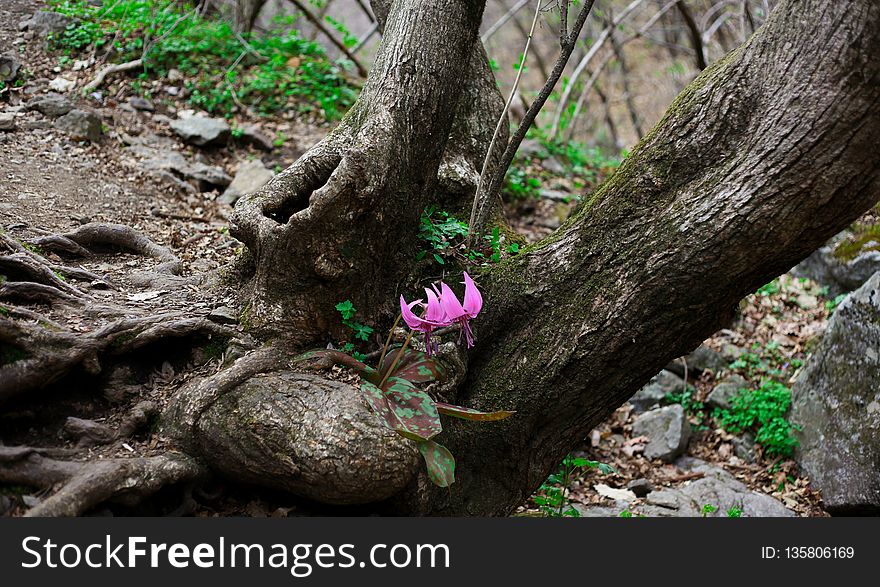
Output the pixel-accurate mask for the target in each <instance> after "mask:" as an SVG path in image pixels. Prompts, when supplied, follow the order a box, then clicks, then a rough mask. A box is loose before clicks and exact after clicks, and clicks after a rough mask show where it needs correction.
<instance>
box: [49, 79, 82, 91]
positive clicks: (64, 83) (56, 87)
mask: <svg viewBox="0 0 880 587" xmlns="http://www.w3.org/2000/svg"><path fill="white" fill-rule="evenodd" d="M75 87H76V82H75V81H73V80H69V79H67V78H64V77H61V76H58V77H56V78H55V79H53V80H52V81H50V82H49V89H50V90H53V91H55V92H61V93H62V94H65V93H67V92H69V91H70V90H72V89H73V88H75Z"/></svg>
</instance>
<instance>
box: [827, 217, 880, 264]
mask: <svg viewBox="0 0 880 587" xmlns="http://www.w3.org/2000/svg"><path fill="white" fill-rule="evenodd" d="M851 230H852V235H850V236H848V237H847V238H845V239H843V240H842V241H840V243H838V244H837V247H835V249H834V256H835V257H837V258H838V259H840V260H841V261H852V260H853V259H855V258H856V257H858V256H859V255H860V254H862V253H867V252H868V251H880V223H876V224H875V223H869V222H857V223H855V224H854V225H853V226H852V228H851Z"/></svg>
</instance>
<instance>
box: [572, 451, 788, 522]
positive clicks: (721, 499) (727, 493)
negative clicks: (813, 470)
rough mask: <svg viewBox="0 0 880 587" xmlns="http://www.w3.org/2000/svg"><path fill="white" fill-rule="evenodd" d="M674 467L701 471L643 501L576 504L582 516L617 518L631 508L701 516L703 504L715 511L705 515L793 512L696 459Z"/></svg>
mask: <svg viewBox="0 0 880 587" xmlns="http://www.w3.org/2000/svg"><path fill="white" fill-rule="evenodd" d="M674 464H675V466H676V467H678V468H679V469H681V470H682V471H683V472H685V473H702V474H703V477H702V478H700V479H695V480H693V481H688V482H686V483H684V484H683V485H680V486H679V487H675V488H664V489H659V490H655V491H652V492H650V493H648V494H647V495H646V496H645V498H644V500H645V501H644V503H643V504H637V505H629V504H626V503H625V502H616V503H615V504H614V506H582V505H575V508H577V509H578V511H579V512H580V514H581V515H582V516H583V517H618V516H619V515H620V512H622V511H624V510H626V509H630V508H631V509H632V510H634V511H635V512H638V514H641V515H645V516H647V517H649V518H653V517H661V518H669V517H701V516H702V515H703V506H705V505H710V506H712V507H713V508H716V510H715V511H714V512H713V513H707V514H706V515H707V516H708V517H720V518H723V517H727V515H728V514H727V512H728V510H730V509H731V508H738V509H739V510H741V511H742V516H743V517H748V518H759V517H773V518H789V517H793V516H794V515H795V514H794V513H793V512H792V511H790V510H788V509H787V508H786V507H785V506H784V505H783V504H782V503H781V502H780V501H779V500H777V499H775V498H773V497H771V496H769V495H766V494H764V493H759V492H757V491H752V490H751V489H749V488H748V487H747V486H746V485H745V484H743V483H741V482H740V481H738V480H737V479H736V478H735V477H734V476H733V475H731V474H730V473H728V472H727V471H725V470H724V469H722V468H721V467H717V466H715V465H711V464H709V463H707V462H705V461H701V460H699V459H693V458H688V457H682V458H680V459H678V460H677V461H675V463H674Z"/></svg>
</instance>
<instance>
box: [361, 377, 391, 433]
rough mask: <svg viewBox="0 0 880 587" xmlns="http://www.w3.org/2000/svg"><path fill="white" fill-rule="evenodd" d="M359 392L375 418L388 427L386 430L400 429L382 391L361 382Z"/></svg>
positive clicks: (366, 382)
mask: <svg viewBox="0 0 880 587" xmlns="http://www.w3.org/2000/svg"><path fill="white" fill-rule="evenodd" d="M361 392H362V393H363V394H364V399H365V400H367V404H369V406H370V408H371V409H372V410H373V413H375V414H376V416H378V417H379V419H380V420H381V421H382V422H383V423H384V424H385V425H386V426H388V428H390V429H391V430H397V429H398V428H399V427H400V422H399V421H398V419H397V417H396V416H395V415H394V411H393V410H392V409H391V405H390V404H389V403H388V400H387V399H386V398H385V394H384V393H382V390H380V389H379V388H378V387H376V386H375V385H373V384H372V383H370V382H368V381H363V382H362V383H361Z"/></svg>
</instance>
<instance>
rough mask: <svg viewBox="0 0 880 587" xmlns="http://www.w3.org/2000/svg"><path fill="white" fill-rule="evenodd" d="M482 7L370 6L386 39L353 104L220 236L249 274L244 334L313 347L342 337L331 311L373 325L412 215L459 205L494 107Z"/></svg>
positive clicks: (471, 0)
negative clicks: (482, 41) (355, 312)
mask: <svg viewBox="0 0 880 587" xmlns="http://www.w3.org/2000/svg"><path fill="white" fill-rule="evenodd" d="M483 5H484V2H482V1H479V0H446V1H445V2H428V1H426V0H397V1H395V2H394V4H393V5H392V6H391V7H390V14H389V13H388V10H389V9H388V8H387V3H383V2H375V3H374V8H375V9H376V14H377V17H379V19H380V21H384V20H385V18H384V17H385V15H386V14H389V16H388V26H387V27H386V28H385V34H384V40H383V43H382V46H381V48H380V51H379V54H378V56H377V58H376V62H375V64H374V65H373V70H372V72H371V75H370V77H369V79H368V81H367V83H366V85H365V86H364V88H363V91H362V92H361V95H360V97H359V99H358V101H357V103H356V104H355V105H354V106H353V107H352V109H351V111H350V112H349V113H348V115H347V116H346V117H345V118H344V119H343V121H342V122H341V123H340V125H339V126H338V127H337V128H336V129H335V130H334V131H333V132H331V133H330V134H329V135H328V136H327V137H326V138H325V139H324V140H323V141H321V142H320V143H319V144H318V145H317V146H316V147H314V148H313V149H312V150H310V151H309V152H308V153H306V154H305V155H304V156H303V157H302V158H301V159H300V160H298V161H297V162H296V163H294V164H293V165H292V166H291V167H290V168H288V169H287V170H285V171H284V172H283V173H282V174H280V175H279V176H278V177H277V178H276V179H275V180H273V181H272V182H270V184H269V185H268V186H267V187H266V188H264V189H263V190H261V191H260V192H257V193H256V194H254V195H252V196H250V197H246V198H243V199H242V200H240V202H239V204H238V205H237V206H236V210H235V214H234V217H233V220H232V233H233V234H234V235H235V236H236V237H237V238H239V239H240V240H242V241H243V242H244V243H245V244H246V245H247V246H248V249H249V253H250V255H251V259H250V260H251V261H252V271H253V273H252V276H251V277H250V279H249V283H248V287H247V290H246V296H245V297H246V299H247V304H248V305H247V308H246V309H245V313H244V317H245V319H246V320H247V323H248V325H249V326H251V327H253V328H256V329H261V330H266V331H269V332H274V333H284V334H285V335H286V336H290V335H292V336H293V337H294V338H295V339H296V340H297V341H298V342H301V343H307V342H308V343H316V342H326V341H327V340H328V339H329V338H333V337H334V336H337V337H338V336H340V335H341V334H342V331H341V328H342V325H341V324H340V323H339V320H338V318H337V316H336V312H335V310H334V309H333V306H334V305H335V304H336V303H337V302H339V301H342V300H345V299H350V300H352V301H353V303H354V304H355V306H356V307H357V308H359V309H360V310H361V314H359V319H362V318H361V316H364V317H366V318H367V319H368V320H372V319H376V318H378V317H380V314H381V313H382V312H387V310H388V300H390V299H394V297H395V293H396V290H397V287H398V284H399V283H401V281H403V280H405V279H406V278H407V276H408V275H409V274H410V272H411V271H412V265H413V262H412V261H413V259H414V258H415V253H416V234H417V231H416V229H415V227H416V226H417V225H418V217H419V214H420V213H421V211H422V210H423V209H424V207H425V206H426V205H428V204H430V203H435V202H436V203H440V204H441V205H443V206H444V207H447V208H461V209H464V208H466V206H467V205H469V201H470V197H471V196H472V193H473V186H475V185H476V179H477V170H478V169H480V166H481V165H482V159H483V157H484V156H485V152H486V149H487V148H488V144H489V141H490V140H491V134H492V128H493V124H494V120H496V119H497V116H498V115H499V113H500V111H501V109H502V107H503V101H502V98H501V95H500V93H499V92H498V89H497V87H496V85H495V81H494V77H493V76H492V73H491V70H490V68H489V65H488V60H487V59H486V56H485V53H484V52H483V50H482V47H480V46H479V45H478V44H477V45H476V47H475V41H476V40H477V30H478V27H479V23H480V19H481V16H482V10H483ZM462 80H464V83H462ZM438 167H439V177H438ZM465 200H467V204H466V203H465Z"/></svg>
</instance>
